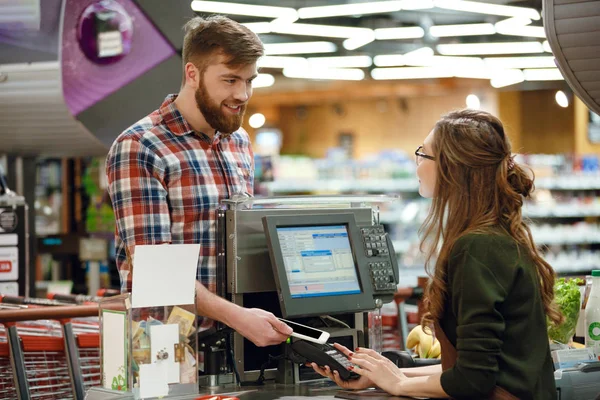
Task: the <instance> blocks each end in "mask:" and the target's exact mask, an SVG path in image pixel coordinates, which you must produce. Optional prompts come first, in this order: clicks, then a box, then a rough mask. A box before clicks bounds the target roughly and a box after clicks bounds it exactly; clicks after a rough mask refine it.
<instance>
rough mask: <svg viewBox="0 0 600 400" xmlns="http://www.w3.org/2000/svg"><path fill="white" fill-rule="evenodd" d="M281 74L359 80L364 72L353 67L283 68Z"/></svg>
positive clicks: (304, 77)
mask: <svg viewBox="0 0 600 400" xmlns="http://www.w3.org/2000/svg"><path fill="white" fill-rule="evenodd" d="M283 75H284V76H285V77H288V78H301V79H326V80H344V81H346V80H347V81H360V80H362V79H364V77H365V73H364V72H363V71H362V70H360V69H353V68H347V69H340V68H317V69H311V68H308V69H307V68H284V70H283Z"/></svg>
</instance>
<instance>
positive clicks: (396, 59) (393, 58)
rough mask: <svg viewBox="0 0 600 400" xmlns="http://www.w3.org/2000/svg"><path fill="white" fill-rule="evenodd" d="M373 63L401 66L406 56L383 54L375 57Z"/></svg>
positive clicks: (384, 65) (380, 65) (383, 65)
mask: <svg viewBox="0 0 600 400" xmlns="http://www.w3.org/2000/svg"><path fill="white" fill-rule="evenodd" d="M373 64H375V65H376V66H378V67H401V66H403V65H405V64H404V56H403V55H401V54H381V55H378V56H375V57H373Z"/></svg>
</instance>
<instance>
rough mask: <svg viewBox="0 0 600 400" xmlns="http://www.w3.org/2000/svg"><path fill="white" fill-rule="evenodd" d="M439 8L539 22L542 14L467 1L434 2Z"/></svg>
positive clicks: (518, 8)
mask: <svg viewBox="0 0 600 400" xmlns="http://www.w3.org/2000/svg"><path fill="white" fill-rule="evenodd" d="M434 4H435V6H436V7H438V8H443V9H446V10H455V11H465V12H473V13H479V14H489V15H501V16H505V17H525V18H530V19H533V20H536V21H537V20H539V19H540V18H541V17H540V13H539V12H538V11H537V10H535V9H533V8H526V7H514V6H505V5H499V4H490V3H480V2H475V1H466V0H434Z"/></svg>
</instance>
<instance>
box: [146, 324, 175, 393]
mask: <svg viewBox="0 0 600 400" xmlns="http://www.w3.org/2000/svg"><path fill="white" fill-rule="evenodd" d="M150 342H151V344H150V357H152V362H156V363H157V364H163V365H164V367H165V368H166V371H165V373H166V375H167V376H166V379H167V383H179V382H180V378H179V363H178V362H175V343H179V324H169V325H152V326H150ZM160 351H162V352H163V353H162V354H166V355H165V358H164V359H160V360H159V359H157V357H156V355H157V354H158V353H159V352H160Z"/></svg>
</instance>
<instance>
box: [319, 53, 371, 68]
mask: <svg viewBox="0 0 600 400" xmlns="http://www.w3.org/2000/svg"><path fill="white" fill-rule="evenodd" d="M307 61H308V63H309V64H310V66H311V67H312V68H368V67H370V66H371V65H372V64H373V60H372V59H371V57H369V56H345V57H311V58H308V59H307Z"/></svg>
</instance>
